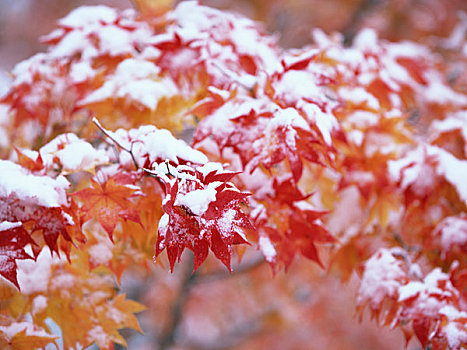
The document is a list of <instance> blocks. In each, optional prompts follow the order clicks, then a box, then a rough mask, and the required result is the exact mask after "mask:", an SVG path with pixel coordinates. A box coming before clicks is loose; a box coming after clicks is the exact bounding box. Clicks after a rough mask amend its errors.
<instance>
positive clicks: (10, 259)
mask: <svg viewBox="0 0 467 350" xmlns="http://www.w3.org/2000/svg"><path fill="white" fill-rule="evenodd" d="M27 244H34V241H33V240H32V239H31V237H30V236H29V234H28V233H27V232H26V230H25V229H24V228H23V227H22V223H20V222H8V221H3V222H1V223H0V275H2V276H3V277H5V278H6V279H7V280H8V281H10V282H11V283H13V284H14V285H15V286H16V287H17V288H18V289H20V286H19V284H18V278H17V264H16V259H33V257H32V256H30V255H29V254H28V253H27V252H26V251H25V250H24V247H25V246H26V245H27Z"/></svg>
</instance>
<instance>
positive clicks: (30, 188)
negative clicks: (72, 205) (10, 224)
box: [0, 160, 70, 207]
mask: <svg viewBox="0 0 467 350" xmlns="http://www.w3.org/2000/svg"><path fill="white" fill-rule="evenodd" d="M0 174H2V176H1V177H0V197H8V196H10V195H14V196H16V197H18V199H20V200H24V201H26V202H28V203H30V204H38V205H42V206H45V207H59V206H62V205H66V204H67V197H66V190H67V189H68V187H69V186H70V183H69V182H68V180H67V179H66V178H65V177H64V176H61V175H60V176H58V177H57V178H56V179H53V178H51V177H48V176H40V175H33V174H30V173H29V172H28V171H27V170H26V169H24V168H22V167H21V166H19V165H18V164H15V163H13V162H10V161H8V160H0Z"/></svg>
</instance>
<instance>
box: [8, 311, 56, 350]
mask: <svg viewBox="0 0 467 350" xmlns="http://www.w3.org/2000/svg"><path fill="white" fill-rule="evenodd" d="M57 338H58V337H57V336H55V335H52V334H49V333H48V332H46V331H45V330H44V329H42V328H40V327H38V326H37V325H35V324H33V323H31V322H25V321H23V322H15V321H13V320H11V319H9V318H7V317H6V316H1V317H0V345H2V349H5V350H29V349H39V348H45V346H46V345H48V344H50V343H53V344H55V346H57V344H56V343H55V340H56V339H57Z"/></svg>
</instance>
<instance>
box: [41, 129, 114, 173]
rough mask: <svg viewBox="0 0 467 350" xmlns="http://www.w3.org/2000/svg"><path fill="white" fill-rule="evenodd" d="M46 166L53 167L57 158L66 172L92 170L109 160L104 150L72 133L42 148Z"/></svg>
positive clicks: (57, 138)
mask: <svg viewBox="0 0 467 350" xmlns="http://www.w3.org/2000/svg"><path fill="white" fill-rule="evenodd" d="M40 153H41V157H42V160H43V162H44V165H45V166H46V167H52V165H53V163H54V159H55V158H57V159H58V160H59V161H60V163H61V165H62V167H63V170H64V171H66V172H70V171H80V170H90V169H93V168H94V167H95V166H97V165H100V164H105V163H108V162H109V157H108V156H107V154H106V152H105V151H104V150H96V149H95V148H94V147H92V145H91V144H90V143H88V142H86V141H84V140H82V139H80V138H78V136H76V135H75V134H72V133H67V134H62V135H59V136H57V137H56V138H54V139H53V140H52V141H50V142H49V143H47V144H46V145H44V146H43V147H42V148H41V149H40Z"/></svg>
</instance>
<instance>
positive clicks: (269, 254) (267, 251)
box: [258, 236, 277, 263]
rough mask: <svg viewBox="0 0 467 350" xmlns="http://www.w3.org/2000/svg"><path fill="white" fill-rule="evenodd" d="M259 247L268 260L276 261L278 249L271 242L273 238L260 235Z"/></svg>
mask: <svg viewBox="0 0 467 350" xmlns="http://www.w3.org/2000/svg"><path fill="white" fill-rule="evenodd" d="M258 245H259V249H260V250H261V253H263V255H264V258H265V259H266V261H267V262H270V263H272V262H275V259H276V255H277V252H276V249H275V248H274V246H273V245H272V243H271V240H270V239H269V237H267V236H260V237H259V241H258Z"/></svg>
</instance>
